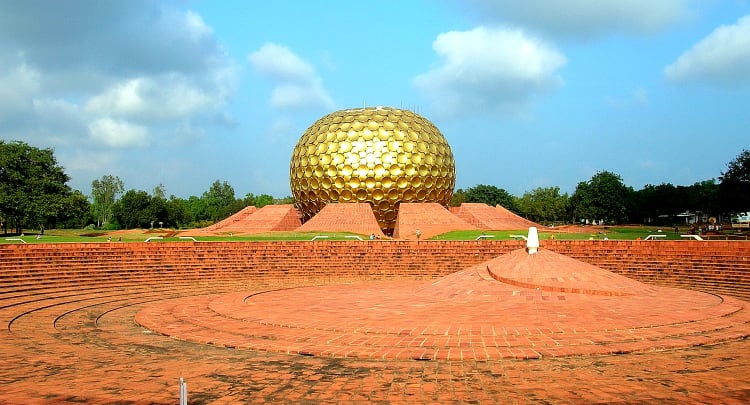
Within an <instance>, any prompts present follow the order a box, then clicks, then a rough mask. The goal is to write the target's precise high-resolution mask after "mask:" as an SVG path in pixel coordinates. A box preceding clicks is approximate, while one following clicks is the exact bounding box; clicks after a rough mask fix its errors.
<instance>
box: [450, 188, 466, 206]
mask: <svg viewBox="0 0 750 405" xmlns="http://www.w3.org/2000/svg"><path fill="white" fill-rule="evenodd" d="M465 202H466V192H464V190H463V189H460V188H459V189H458V190H456V192H455V193H453V196H452V197H451V202H450V206H451V207H458V206H460V205H461V204H463V203H465Z"/></svg>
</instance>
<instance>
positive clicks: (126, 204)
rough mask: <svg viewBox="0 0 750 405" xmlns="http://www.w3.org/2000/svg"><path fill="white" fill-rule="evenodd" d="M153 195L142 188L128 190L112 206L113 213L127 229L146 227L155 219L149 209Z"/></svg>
mask: <svg viewBox="0 0 750 405" xmlns="http://www.w3.org/2000/svg"><path fill="white" fill-rule="evenodd" d="M150 205H151V196H150V195H148V193H147V192H145V191H141V190H138V191H136V190H128V191H126V192H125V194H123V195H122V198H120V199H119V200H118V201H117V203H116V204H115V205H114V206H113V208H112V215H113V217H114V218H115V220H117V222H118V223H119V224H120V226H121V227H123V228H125V229H132V228H144V227H146V226H147V225H149V224H150V223H151V221H153V220H155V218H154V217H153V216H152V215H151V212H150V211H149V208H150Z"/></svg>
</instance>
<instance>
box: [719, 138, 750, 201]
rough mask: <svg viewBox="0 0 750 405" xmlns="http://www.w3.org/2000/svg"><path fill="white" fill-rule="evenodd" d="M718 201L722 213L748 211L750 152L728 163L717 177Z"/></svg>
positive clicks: (744, 152)
mask: <svg viewBox="0 0 750 405" xmlns="http://www.w3.org/2000/svg"><path fill="white" fill-rule="evenodd" d="M719 181H720V183H719V199H720V203H721V206H722V209H723V210H724V212H726V213H729V214H733V213H737V212H748V211H750V150H747V149H743V150H742V153H740V154H739V156H737V158H735V159H734V160H732V161H731V162H729V164H728V165H727V170H726V171H725V172H722V173H721V176H720V177H719Z"/></svg>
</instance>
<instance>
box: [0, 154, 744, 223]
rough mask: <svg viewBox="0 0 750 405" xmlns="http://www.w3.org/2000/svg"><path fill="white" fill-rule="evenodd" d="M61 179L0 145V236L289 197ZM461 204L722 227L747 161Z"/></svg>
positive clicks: (737, 206)
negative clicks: (702, 220)
mask: <svg viewBox="0 0 750 405" xmlns="http://www.w3.org/2000/svg"><path fill="white" fill-rule="evenodd" d="M69 180H70V178H69V176H68V175H67V174H65V171H64V168H63V167H62V166H60V165H59V164H58V163H57V160H56V158H55V156H54V152H53V150H52V149H50V148H47V149H39V148H36V147H33V146H29V145H27V144H26V143H24V142H21V141H13V142H5V141H2V140H0V229H1V230H2V233H3V234H8V233H9V232H10V231H12V232H13V233H17V234H20V233H22V232H23V229H24V228H25V227H26V228H33V229H37V230H40V231H43V230H44V229H45V228H47V229H50V228H90V229H121V228H126V229H130V228H154V227H159V228H194V227H204V226H208V225H210V224H213V223H215V222H217V221H220V220H222V219H224V218H227V217H229V216H230V215H233V214H235V213H237V212H239V211H240V210H242V209H243V208H245V207H247V206H250V205H253V206H256V207H258V208H261V207H263V206H266V205H269V204H290V203H293V202H294V201H293V198H292V197H290V196H286V197H282V198H275V197H273V196H271V195H268V194H260V195H255V194H253V193H247V194H246V195H245V196H244V197H243V198H237V197H236V194H235V190H234V188H233V187H232V186H231V185H230V184H229V183H228V182H227V181H221V180H216V181H214V182H213V183H212V184H211V185H210V186H209V188H208V190H206V191H205V192H203V193H202V194H201V195H200V196H190V197H188V198H187V199H184V198H179V197H176V196H174V195H170V196H169V197H166V188H165V187H164V185H163V184H158V185H157V186H156V187H155V188H154V189H153V190H152V191H151V192H150V193H149V192H146V191H143V190H134V189H129V190H127V191H126V190H125V184H124V182H123V181H122V180H121V179H120V178H119V177H118V176H113V175H110V174H107V175H104V176H102V178H100V179H95V180H93V181H92V183H91V195H90V196H85V195H84V194H83V193H81V192H80V191H78V190H73V189H71V188H70V186H68V184H67V183H68V181H69ZM464 202H467V203H469V202H476V203H485V204H488V205H491V206H495V205H502V206H503V207H505V208H507V209H508V210H510V211H512V212H515V213H516V214H519V215H521V216H523V217H525V218H527V219H530V220H532V221H535V222H539V223H577V222H579V221H582V220H594V221H603V222H604V223H606V224H623V223H640V224H656V225H669V224H671V223H672V222H673V221H674V216H675V215H676V214H679V213H683V212H702V213H705V214H708V215H711V216H713V217H717V218H718V220H719V221H727V220H728V219H729V217H730V216H731V215H733V214H736V213H738V212H747V211H750V151H749V150H745V149H743V150H742V152H741V153H740V154H739V155H738V156H737V158H735V159H734V160H732V161H731V162H729V163H728V164H727V170H726V171H724V172H721V175H720V176H718V183H717V181H716V179H709V180H704V181H700V182H696V183H695V184H692V185H689V186H681V185H677V186H676V185H672V184H670V183H661V184H658V185H651V184H648V185H646V186H644V187H643V188H642V189H641V190H634V189H633V188H632V187H630V186H627V185H625V184H624V183H623V182H622V179H621V177H620V176H619V175H618V174H616V173H613V172H610V171H600V172H597V173H596V174H595V175H594V176H593V177H592V178H591V179H589V180H586V181H581V182H579V183H578V184H577V185H576V188H575V191H574V192H573V193H572V194H570V195H569V194H568V193H562V194H561V193H560V188H559V187H538V188H535V189H533V190H530V191H527V192H525V193H524V194H523V195H522V196H520V197H518V196H514V195H512V194H510V193H508V192H507V191H506V190H504V189H502V188H500V187H497V186H494V185H484V184H479V185H476V186H474V187H469V188H466V189H458V190H456V191H455V192H454V195H453V198H452V200H451V202H450V205H453V206H457V205H460V204H461V203H464Z"/></svg>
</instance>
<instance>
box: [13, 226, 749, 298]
mask: <svg viewBox="0 0 750 405" xmlns="http://www.w3.org/2000/svg"><path fill="white" fill-rule="evenodd" d="M523 246H524V242H523V241H454V242H444V241H421V242H416V241H316V242H195V243H193V242H179V243H170V242H164V243H162V242H158V243H143V242H138V243H64V244H28V245H20V244H19V245H0V292H2V291H8V290H9V289H10V290H34V289H40V290H41V289H43V288H46V287H54V286H56V285H60V284H65V285H71V286H75V285H87V286H90V285H96V284H97V283H102V284H103V285H107V286H111V285H117V283H122V284H127V283H133V282H142V283H160V284H163V283H168V282H175V281H179V282H180V283H185V282H203V281H210V280H213V279H227V278H233V279H236V278H253V279H262V280H266V281H268V283H269V284H270V285H271V284H272V285H279V286H283V285H287V284H288V285H304V284H316V283H337V282H349V281H357V280H379V279H419V278H436V277H440V276H443V275H447V274H450V273H452V272H455V271H458V270H460V269H462V268H465V267H468V266H470V265H473V264H477V263H481V262H483V261H486V260H489V259H492V258H494V257H497V256H499V255H501V254H504V253H507V252H510V251H512V250H514V249H519V248H522V247H523ZM542 248H547V249H550V250H553V251H555V252H558V253H562V254H566V255H568V256H570V257H573V258H576V259H579V260H582V261H585V262H588V263H591V264H594V265H596V266H599V267H602V268H605V269H608V270H611V271H614V272H616V273H620V274H623V275H625V276H628V277H631V278H634V279H637V280H640V281H644V282H648V283H652V284H657V285H666V286H675V287H683V288H691V289H696V290H701V291H707V292H712V293H717V294H726V295H733V296H736V297H739V298H742V299H745V300H750V243H748V242H743V241H703V242H701V241H560V240H557V241H543V242H542Z"/></svg>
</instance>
